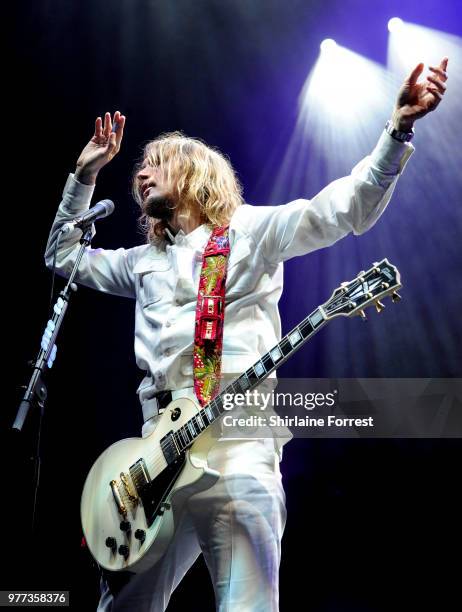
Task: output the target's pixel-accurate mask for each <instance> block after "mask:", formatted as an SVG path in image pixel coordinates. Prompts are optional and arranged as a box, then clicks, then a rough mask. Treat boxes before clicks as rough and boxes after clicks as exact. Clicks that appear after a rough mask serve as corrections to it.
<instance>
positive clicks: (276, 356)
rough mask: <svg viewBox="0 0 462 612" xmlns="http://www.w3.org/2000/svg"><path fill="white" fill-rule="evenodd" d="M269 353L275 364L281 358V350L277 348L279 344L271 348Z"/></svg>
mask: <svg viewBox="0 0 462 612" xmlns="http://www.w3.org/2000/svg"><path fill="white" fill-rule="evenodd" d="M270 355H271V358H272V360H273V363H274V364H276V363H277V362H278V361H279V360H280V359H281V358H282V352H281V349H280V348H279V344H277V345H276V346H275V347H274V348H273V349H271V351H270Z"/></svg>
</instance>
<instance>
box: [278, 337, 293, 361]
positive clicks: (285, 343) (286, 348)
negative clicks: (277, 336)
mask: <svg viewBox="0 0 462 612" xmlns="http://www.w3.org/2000/svg"><path fill="white" fill-rule="evenodd" d="M278 346H279V348H280V349H281V351H282V354H283V355H284V357H287V355H289V354H290V353H291V352H292V346H291V345H290V342H289V340H288V338H287V337H284V338H283V339H282V340H281V342H280V343H279V344H278Z"/></svg>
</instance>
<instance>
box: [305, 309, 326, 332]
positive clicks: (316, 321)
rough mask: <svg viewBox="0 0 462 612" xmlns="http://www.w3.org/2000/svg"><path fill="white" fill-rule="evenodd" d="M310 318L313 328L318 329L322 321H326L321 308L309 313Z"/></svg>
mask: <svg viewBox="0 0 462 612" xmlns="http://www.w3.org/2000/svg"><path fill="white" fill-rule="evenodd" d="M308 319H309V321H310V323H311V325H312V326H313V329H316V328H317V327H319V326H320V325H321V323H322V322H323V321H324V317H323V316H322V314H321V311H320V310H319V308H317V309H316V310H315V311H314V312H312V313H311V314H310V315H309V317H308Z"/></svg>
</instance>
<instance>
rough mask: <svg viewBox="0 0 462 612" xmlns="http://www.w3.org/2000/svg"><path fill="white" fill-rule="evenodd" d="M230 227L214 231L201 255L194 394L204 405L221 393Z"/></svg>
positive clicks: (195, 332)
mask: <svg viewBox="0 0 462 612" xmlns="http://www.w3.org/2000/svg"><path fill="white" fill-rule="evenodd" d="M228 229H229V228H228V227H217V228H215V229H214V230H213V231H212V234H211V236H210V238H209V241H208V243H207V246H206V247H205V250H204V253H203V255H202V270H201V275H200V279H199V291H198V295H197V305H196V322H195V327H194V351H193V371H194V391H195V393H196V397H197V399H198V401H199V403H200V405H201V406H205V404H207V403H208V402H209V401H210V400H212V399H213V398H214V397H215V396H216V395H217V393H218V391H219V388H220V375H221V353H222V349H223V324H224V318H225V285H226V274H227V266H228V255H229V237H228V233H229V232H228Z"/></svg>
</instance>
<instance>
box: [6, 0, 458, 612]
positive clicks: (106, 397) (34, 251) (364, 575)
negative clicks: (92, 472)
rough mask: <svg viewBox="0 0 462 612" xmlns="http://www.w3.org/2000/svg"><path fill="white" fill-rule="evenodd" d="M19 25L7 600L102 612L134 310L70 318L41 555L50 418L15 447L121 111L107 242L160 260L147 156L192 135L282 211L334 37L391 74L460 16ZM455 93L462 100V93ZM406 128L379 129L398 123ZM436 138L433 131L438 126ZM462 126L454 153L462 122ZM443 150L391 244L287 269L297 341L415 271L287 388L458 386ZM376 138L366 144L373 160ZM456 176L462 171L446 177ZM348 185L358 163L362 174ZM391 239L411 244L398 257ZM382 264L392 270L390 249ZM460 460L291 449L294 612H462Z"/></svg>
mask: <svg viewBox="0 0 462 612" xmlns="http://www.w3.org/2000/svg"><path fill="white" fill-rule="evenodd" d="M14 12H15V14H14V20H13V21H11V22H9V23H11V26H10V27H9V28H8V29H9V35H10V36H11V50H10V52H9V54H8V55H7V56H6V59H7V62H6V67H5V73H4V85H6V87H5V89H4V91H7V92H8V97H7V104H8V107H7V110H6V112H5V113H4V115H3V122H2V123H3V129H4V134H5V136H4V137H5V139H6V143H7V149H6V153H7V157H8V161H9V162H10V163H9V165H8V174H7V176H6V177H4V181H5V185H6V187H7V189H6V191H7V193H8V194H9V197H8V200H7V202H5V209H7V210H8V212H11V213H14V214H12V215H11V221H10V222H9V224H8V230H7V231H8V239H7V243H6V245H5V247H4V252H5V258H4V261H5V265H4V267H3V273H4V275H5V283H4V287H5V291H4V294H3V295H4V298H3V303H4V311H5V313H6V314H5V318H4V321H5V338H7V343H6V346H5V349H6V350H5V354H4V361H5V364H6V366H7V368H6V373H7V384H6V386H5V388H6V391H7V396H6V402H5V407H4V409H3V411H2V426H3V427H2V439H1V440H2V446H3V449H7V453H6V454H5V460H4V469H5V471H6V472H7V474H6V475H7V476H12V481H11V484H8V486H5V489H4V491H3V493H2V509H3V510H4V511H5V519H4V523H3V524H4V529H5V531H6V532H7V533H6V535H7V536H8V535H12V536H13V537H12V544H11V547H12V548H8V551H9V552H11V553H12V554H11V555H10V554H8V555H4V558H3V561H4V566H5V570H4V575H3V577H2V579H1V588H2V589H11V588H16V589H17V588H20V589H34V588H42V589H68V590H70V591H71V598H72V602H73V606H72V607H73V608H75V609H82V610H92V609H94V608H95V607H96V602H97V597H98V595H97V572H96V570H95V569H94V567H93V566H92V563H91V560H90V558H89V556H88V555H87V553H86V551H85V550H84V549H81V548H80V538H81V533H80V521H79V500H80V493H81V489H82V486H83V482H84V479H85V477H86V474H87V472H88V470H89V468H90V467H91V465H92V463H93V462H94V460H95V458H96V457H97V456H98V454H99V453H100V452H102V450H103V449H104V448H106V447H107V446H108V445H109V444H110V443H112V442H113V441H115V440H118V439H121V438H125V437H129V436H133V435H139V431H140V427H141V422H142V419H141V411H140V408H139V405H138V402H137V397H136V395H135V390H136V388H137V386H138V383H139V380H140V373H139V372H138V371H137V369H136V364H135V361H134V356H133V318H134V317H133V314H134V304H133V303H132V302H131V301H130V300H124V299H121V298H116V297H108V296H105V295H102V294H96V293H94V292H92V291H91V290H88V289H86V288H83V287H82V288H79V291H78V294H77V296H76V297H75V298H74V299H73V301H72V304H71V306H70V309H69V314H68V316H67V319H66V322H65V325H64V328H63V331H62V334H61V337H60V340H59V348H58V358H57V362H56V364H55V366H54V368H53V371H52V373H51V375H50V376H49V377H48V382H49V400H48V402H47V410H46V418H45V422H44V428H43V436H42V460H43V465H42V481H41V488H40V493H39V505H38V517H37V525H38V529H37V533H36V535H35V536H34V537H31V536H30V535H29V534H28V526H27V524H28V523H27V521H28V514H27V505H26V501H25V499H27V496H28V495H29V494H30V492H29V487H30V485H29V481H30V469H28V467H27V466H28V462H27V461H26V460H25V459H24V458H25V457H27V456H28V455H29V454H30V448H31V440H32V439H33V436H32V435H30V434H32V433H33V431H34V427H35V423H34V418H32V419H31V420H30V422H29V423H28V427H27V431H26V432H25V434H24V435H23V436H13V437H12V436H11V435H9V432H8V427H9V426H10V425H11V422H12V419H13V418H14V414H15V411H16V406H17V404H18V402H19V399H20V389H19V387H20V385H22V384H25V383H26V382H27V381H28V379H29V376H30V372H29V370H28V367H27V361H28V360H30V359H32V358H34V356H35V355H36V352H37V349H38V344H39V341H40V336H41V333H42V329H43V327H44V324H45V322H46V320H47V318H48V303H49V291H50V274H49V272H48V270H46V268H45V266H44V263H43V252H44V248H45V244H46V240H47V236H48V231H49V228H50V225H51V222H52V220H53V217H54V214H55V211H56V208H57V206H58V204H59V201H60V194H61V191H62V188H63V186H64V183H65V180H66V177H67V174H68V172H70V171H73V169H74V167H75V161H76V159H77V156H78V154H79V152H80V150H81V148H82V147H83V146H84V144H86V142H87V141H88V139H89V138H90V136H91V134H92V126H93V122H94V119H95V117H96V116H97V115H101V114H103V113H104V112H105V111H106V110H109V111H112V112H113V111H115V110H117V109H119V110H121V112H123V113H124V114H125V115H126V116H127V125H126V132H125V137H124V141H123V147H122V150H121V152H120V154H119V156H118V158H117V159H116V160H114V161H113V162H112V163H111V164H110V165H109V166H108V167H107V168H105V169H104V171H103V172H102V173H101V175H100V177H99V180H98V185H97V189H96V194H95V201H96V200H99V199H102V198H105V197H109V198H111V199H113V200H114V201H115V203H116V205H117V209H116V212H115V214H114V215H113V216H112V217H111V219H110V220H107V221H104V222H101V223H100V224H98V234H97V236H96V238H95V239H94V241H93V246H103V247H108V248H115V247H118V246H124V247H130V246H133V245H135V244H141V243H142V241H143V238H142V236H141V235H140V233H139V232H138V231H137V227H136V219H137V210H136V205H135V204H134V203H133V201H132V200H131V198H130V193H129V190H130V186H129V178H130V175H131V170H132V167H133V164H134V162H135V160H137V158H138V156H139V155H140V152H141V146H142V144H143V143H144V142H146V141H147V140H149V139H151V138H153V137H155V136H156V135H157V134H159V133H160V132H162V131H170V130H176V129H181V130H183V131H184V132H185V133H186V134H188V135H192V136H199V137H201V138H203V139H204V140H205V141H206V142H207V143H209V144H211V145H215V146H218V147H219V148H220V149H221V150H222V151H223V152H225V153H226V154H227V155H229V157H230V158H231V160H232V162H233V165H234V167H235V168H236V170H237V172H238V174H239V177H240V179H241V181H242V183H243V185H244V187H245V191H244V195H245V198H246V201H248V202H250V203H253V204H259V203H262V204H269V203H271V204H276V203H282V201H281V202H272V201H270V200H269V198H270V193H271V191H272V184H271V176H272V173H273V171H276V169H277V168H278V164H279V163H280V162H281V160H282V158H283V155H284V151H285V150H286V147H287V146H288V143H289V139H290V136H291V133H292V130H293V129H294V126H295V122H296V118H297V98H298V95H299V93H300V91H301V89H302V87H303V83H304V81H305V79H306V76H307V73H308V72H309V70H310V69H311V67H312V65H313V64H314V62H315V61H316V58H317V56H318V53H319V42H320V41H321V40H322V39H323V38H326V37H332V38H335V39H336V40H338V41H339V42H340V43H341V44H342V45H344V46H346V47H349V48H351V49H353V50H355V51H356V52H357V53H360V54H363V55H365V56H367V57H370V58H372V59H374V60H375V61H377V62H380V63H382V64H385V63H386V48H387V37H388V32H387V29H386V23H387V21H388V19H389V18H390V17H393V16H395V15H398V16H400V17H402V18H403V19H405V20H408V21H411V22H414V23H418V24H421V25H424V26H427V27H429V28H434V29H436V30H441V31H444V32H448V33H450V34H453V35H458V36H461V27H460V23H461V20H460V4H459V3H458V2H457V1H455V0H453V1H451V2H445V3H444V5H443V4H441V3H440V2H437V1H430V0H424V1H421V2H419V3H416V2H397V1H396V2H395V1H394V0H392V1H389V2H374V3H371V2H366V1H360V0H358V1H350V2H345V1H343V2H342V1H336V0H323V1H317V0H315V1H311V2H308V1H301V0H292V1H288V2H282V1H279V0H278V1H276V0H266V1H264V0H230V1H227V2H223V1H221V2H220V1H218V0H204V1H200V0H199V1H193V0H189V1H188V0H180V1H176V2H173V1H162V0H161V1H157V2H154V1H148V0H139V1H138V2H134V1H133V2H129V1H125V2H121V1H113V2H107V1H106V2H105V1H103V0H93V1H92V2H89V1H79V2H71V1H69V0H59V1H58V0H49V1H46V2H45V1H42V2H18V3H16V5H15V7H14ZM365 24H367V27H366V26H365ZM454 64H456V62H454ZM456 65H457V64H456ZM459 65H460V61H459ZM450 68H451V58H450V65H449V72H450ZM451 78H452V77H451ZM454 82H455V83H456V82H457V83H459V84H460V75H458V76H457V75H454ZM448 85H449V86H451V79H450V81H449V83H448ZM459 110H460V109H459ZM386 119H387V117H379V118H378V124H380V125H381V124H382V123H384V122H385V120H386ZM424 121H428V122H429V123H428V124H427V126H428V125H430V126H431V125H432V124H431V123H430V122H431V121H434V118H433V117H428V118H426V119H424ZM451 121H452V122H453V123H452V124H451V126H450V130H452V131H454V133H455V130H456V129H458V128H457V124H458V123H457V122H459V123H460V113H459V115H458V116H457V115H454V116H453V117H451ZM433 125H435V126H436V123H435V124H433ZM417 127H418V126H417ZM429 133H430V134H431V128H428V127H427V130H426V132H425V134H427V136H426V138H427V140H425V139H424V138H423V137H422V134H421V135H420V140H419V132H418V129H417V136H416V138H415V146H416V149H417V150H416V152H415V154H414V156H413V158H412V159H411V160H410V162H409V167H411V165H412V170H410V171H409V173H408V172H407V169H406V172H405V173H404V175H403V177H402V178H401V179H400V182H399V184H398V187H397V191H396V193H395V195H394V197H393V202H392V205H391V207H390V210H389V211H387V213H386V214H385V216H384V217H383V218H382V219H381V220H380V222H379V223H378V224H377V226H376V227H374V228H373V229H372V230H371V231H370V232H368V233H367V234H365V235H364V236H361V237H359V238H354V237H352V236H349V237H347V238H346V239H345V240H343V241H342V242H341V243H339V244H337V245H335V246H334V247H332V248H330V249H328V250H323V251H320V252H317V253H314V254H311V255H309V256H307V257H304V258H298V259H296V260H293V261H291V262H288V264H286V266H285V273H286V279H285V286H286V289H285V293H284V296H283V298H282V301H281V316H282V320H283V329H284V330H285V331H288V330H289V329H290V328H291V327H292V326H293V325H294V324H296V323H297V322H298V321H299V320H300V319H301V318H303V317H304V316H305V315H306V314H307V312H309V311H311V310H312V309H313V308H314V307H315V306H316V305H317V304H318V303H320V302H322V301H325V299H326V298H327V297H328V296H329V295H330V293H331V292H332V290H333V288H334V287H335V286H337V285H338V283H339V282H341V281H343V280H345V279H346V278H350V277H352V276H354V275H355V274H356V273H357V272H358V270H359V269H364V268H365V267H366V268H367V267H369V265H370V263H371V262H372V260H376V259H380V258H382V257H383V256H387V257H389V259H390V260H391V261H393V262H394V263H396V264H397V265H398V266H399V268H400V270H401V273H402V275H403V279H405V288H404V289H403V296H404V297H405V299H404V300H403V302H402V303H401V304H400V306H399V307H396V308H395V309H393V310H392V309H391V308H389V309H387V311H386V312H385V313H384V314H383V315H381V316H382V319H380V320H379V319H377V318H376V317H372V320H371V321H369V323H368V325H363V324H362V323H361V322H360V321H359V319H354V320H351V321H347V320H343V319H342V320H338V321H336V322H334V323H332V325H331V326H329V328H328V329H327V330H323V331H322V332H321V333H320V334H319V335H318V336H317V337H315V338H314V339H313V340H312V341H311V342H310V343H309V344H308V345H306V346H305V347H304V348H303V349H302V350H301V351H300V353H298V355H297V356H296V357H295V358H294V359H293V360H292V361H290V362H288V363H287V364H286V365H285V366H283V368H282V370H281V375H283V376H291V377H297V376H298V377H319V378H320V377H353V376H361V377H456V376H460V372H461V367H460V364H461V349H460V347H461V339H462V333H461V331H462V324H461V317H460V314H459V313H460V307H459V304H460V279H461V274H460V229H461V212H460V210H461V209H460V193H461V183H460V176H459V174H458V171H460V168H457V167H456V166H455V165H454V160H456V159H459V160H460V152H459V149H460V146H459V147H458V148H457V149H456V148H454V150H451V149H450V148H448V146H447V142H448V141H447V138H446V135H447V132H443V133H442V132H441V131H440V130H436V129H435V133H434V134H431V138H430V137H429V136H428V134H429ZM378 135H379V130H377V131H375V132H373V133H371V134H369V135H368V138H369V139H370V148H372V147H373V145H374V142H375V141H376V139H377V137H378ZM451 142H453V141H451ZM368 152H369V150H365V151H364V154H365V155H366V154H367V153H368ZM457 156H459V157H457ZM429 160H430V161H429ZM450 162H451V163H450ZM429 163H430V164H431V165H430V166H429ZM447 167H450V168H452V171H451V172H446V173H444V172H443V171H442V170H441V169H444V168H447ZM429 168H430V170H429ZM350 170H351V165H349V164H347V163H345V168H344V172H345V174H347V173H349V171H350ZM443 179H444V180H443ZM321 186H322V185H313V186H312V190H310V192H309V193H297V194H293V193H287V198H286V201H288V200H289V199H292V198H294V197H311V196H312V195H314V194H315V193H316V191H317V190H318V189H319V187H321ZM417 220H418V222H417ZM382 233H383V234H382ZM390 234H392V235H394V236H396V237H397V239H396V241H394V242H393V241H392V242H390V241H389V240H388V239H387V240H385V236H387V237H388V236H389V235H390ZM381 238H382V239H381ZM383 244H386V245H387V248H388V250H387V251H385V252H382V250H381V249H379V248H377V245H383ZM300 279H303V281H301V280H300ZM305 279H306V280H305ZM58 283H59V286H61V283H62V281H61V280H59V281H58ZM460 450H461V445H460V442H459V441H458V440H329V441H327V440H313V441H309V440H294V441H292V442H291V443H290V444H289V445H288V446H286V448H285V455H284V460H283V463H282V468H281V469H282V472H283V476H284V484H285V489H286V493H287V507H288V523H287V527H286V532H285V535H284V539H283V560H282V567H281V611H282V612H286V611H288V610H293V609H299V608H302V609H310V610H313V611H323V612H324V611H329V612H330V611H344V610H355V611H356V612H358V611H363V610H364V611H366V610H367V611H372V610H378V609H382V607H387V608H390V606H392V607H393V609H404V607H406V608H407V609H415V608H416V607H417V605H420V604H421V603H422V602H428V601H430V599H434V600H435V605H436V607H437V609H439V610H451V609H452V608H453V604H451V603H449V601H450V593H451V591H452V589H453V588H454V587H455V582H454V580H455V577H454V573H453V570H452V569H451V568H452V563H453V562H452V561H450V558H451V557H450V554H451V552H454V551H457V546H458V544H457V540H458V536H459V532H460V506H459V504H458V498H457V486H458V485H459V486H460V469H459V465H460ZM6 482H9V481H8V480H7V481H6ZM459 543H460V542H459ZM294 602H295V603H294ZM183 609H184V610H212V609H213V593H212V589H211V586H210V582H209V579H208V576H207V571H206V569H205V566H204V565H203V563H202V561H201V562H199V563H198V564H197V565H196V566H195V567H194V568H193V569H192V570H191V572H190V575H188V576H187V578H186V579H185V580H184V581H183V583H182V584H181V585H180V587H179V589H178V591H177V592H176V593H175V594H174V596H173V598H172V601H171V604H170V607H169V610H170V611H171V612H174V611H178V610H183Z"/></svg>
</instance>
